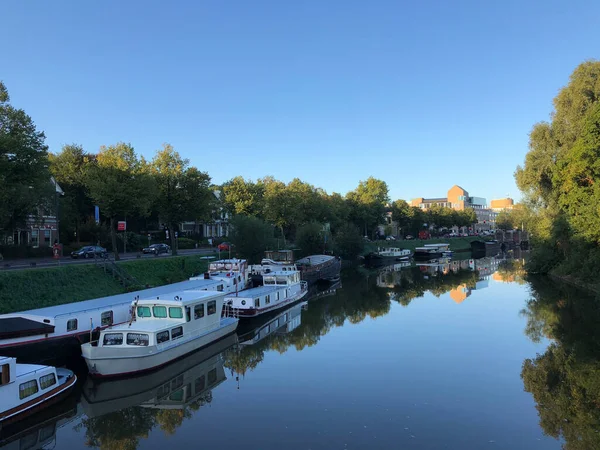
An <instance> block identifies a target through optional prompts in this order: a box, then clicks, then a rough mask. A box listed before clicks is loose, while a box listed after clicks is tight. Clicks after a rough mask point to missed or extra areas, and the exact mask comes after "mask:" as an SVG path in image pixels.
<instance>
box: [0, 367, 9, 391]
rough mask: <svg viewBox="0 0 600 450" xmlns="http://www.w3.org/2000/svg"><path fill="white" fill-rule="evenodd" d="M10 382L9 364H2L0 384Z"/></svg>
mask: <svg viewBox="0 0 600 450" xmlns="http://www.w3.org/2000/svg"><path fill="white" fill-rule="evenodd" d="M8 383H10V365H9V364H2V378H0V386H1V385H3V384H8Z"/></svg>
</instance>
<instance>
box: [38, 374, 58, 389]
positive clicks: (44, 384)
mask: <svg viewBox="0 0 600 450" xmlns="http://www.w3.org/2000/svg"><path fill="white" fill-rule="evenodd" d="M55 384H56V377H55V376H54V374H53V373H49V374H48V375H44V376H43V377H40V387H41V388H42V389H47V388H49V387H50V386H54V385H55Z"/></svg>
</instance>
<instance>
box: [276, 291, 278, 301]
mask: <svg viewBox="0 0 600 450" xmlns="http://www.w3.org/2000/svg"><path fill="white" fill-rule="evenodd" d="M276 300H279V291H277V299H276Z"/></svg>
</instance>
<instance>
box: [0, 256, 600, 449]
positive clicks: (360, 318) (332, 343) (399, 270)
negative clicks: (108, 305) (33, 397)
mask: <svg viewBox="0 0 600 450" xmlns="http://www.w3.org/2000/svg"><path fill="white" fill-rule="evenodd" d="M474 268H477V269H478V271H473V270H472V269H474ZM595 305H596V303H595V301H594V299H592V298H588V297H586V296H585V295H583V294H581V293H580V292H577V291H574V290H573V289H571V288H568V287H566V286H562V285H558V284H555V283H554V282H552V281H550V280H548V279H528V280H527V281H526V280H525V278H524V271H523V269H522V261H521V260H511V259H509V260H505V261H499V260H497V259H495V258H487V259H484V260H480V261H476V262H474V261H473V260H463V261H456V262H454V263H452V264H447V265H443V266H423V267H414V266H406V267H405V265H403V264H398V265H396V266H392V267H387V268H380V269H373V270H367V269H365V268H350V269H347V270H346V271H345V272H344V275H343V277H342V279H341V281H340V283H337V284H334V285H332V286H329V287H326V288H324V289H323V290H321V291H319V292H315V293H314V294H313V295H312V296H311V298H310V299H309V300H308V301H307V302H304V303H301V304H297V305H294V306H293V307H292V308H290V309H288V310H286V311H280V312H279V313H278V314H277V315H275V316H271V317H269V318H267V319H268V320H266V319H263V320H261V321H258V322H251V323H248V324H243V325H241V326H240V328H239V330H238V331H239V333H238V336H239V337H238V336H233V337H231V338H229V339H226V340H224V341H221V342H219V343H217V344H215V345H213V346H212V347H209V348H207V349H204V350H201V351H200V352H198V353H196V354H193V355H191V356H188V357H187V358H185V359H184V360H181V361H178V362H176V363H174V364H172V365H170V366H168V367H167V368H163V369H161V370H160V371H159V372H156V373H153V374H151V375H146V376H143V377H138V378H136V379H130V380H123V381H111V382H93V381H92V380H90V379H87V380H86V379H85V374H82V375H81V376H80V378H82V382H81V383H80V386H79V391H78V392H77V393H76V394H75V395H73V396H72V397H71V398H70V399H69V400H68V401H67V402H65V403H64V404H60V405H56V406H55V407H53V408H52V409H50V410H48V412H47V414H46V417H45V418H44V419H43V420H38V421H37V422H36V424H30V425H27V426H25V425H23V430H22V431H21V432H20V434H18V433H16V434H15V435H14V437H13V438H12V439H9V440H5V441H4V442H5V445H6V447H5V448H41V446H42V445H44V443H45V445H46V447H54V448H59V449H60V448H68V449H79V448H102V449H124V450H125V449H127V450H132V449H137V448H139V449H165V448H210V449H221V448H223V449H229V448H231V449H235V448H237V449H240V448H247V449H282V448H285V449H400V448H402V449H419V450H421V449H463V450H464V449H487V448H490V449H494V448H497V449H559V448H562V447H563V446H564V448H568V449H592V448H600V439H599V436H598V417H599V413H598V399H599V398H600V395H599V390H600V376H598V373H599V371H598V367H599V365H598V345H599V343H600V339H598V331H597V330H598V329H599V327H598V324H599V322H600V321H599V317H600V314H599V313H598V308H596V306H595ZM29 426H30V428H28V427H29ZM11 441H12V442H11ZM28 445H30V446H31V447H28ZM0 447H1V446H0ZM2 448H4V447H2Z"/></svg>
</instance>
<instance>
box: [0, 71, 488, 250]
mask: <svg viewBox="0 0 600 450" xmlns="http://www.w3.org/2000/svg"><path fill="white" fill-rule="evenodd" d="M51 177H53V178H54V179H55V180H56V181H57V182H58V184H59V185H60V187H61V188H62V190H63V191H64V195H62V196H60V197H59V198H58V199H57V198H56V194H55V192H54V188H53V186H52V184H51V183H50V182H49V180H50V179H51ZM0 182H1V183H2V186H3V189H2V191H1V192H0V239H2V237H3V236H6V235H8V234H9V233H11V232H12V231H13V230H15V229H18V228H23V227H24V226H25V224H26V221H27V218H28V216H30V215H32V214H36V213H38V214H39V215H40V216H44V215H53V214H54V212H55V209H56V206H57V204H58V211H59V219H60V240H61V242H62V243H65V244H68V243H71V242H73V243H77V244H78V243H80V242H85V243H87V242H93V243H96V241H100V240H102V241H103V243H104V242H106V244H107V246H109V247H111V248H112V250H113V251H114V252H115V257H116V258H118V252H117V249H118V247H119V244H118V240H117V222H118V221H121V220H126V221H127V229H128V230H131V231H134V232H137V233H140V232H142V231H143V232H148V231H149V230H156V229H158V228H159V225H161V228H165V229H167V230H170V233H169V239H170V241H171V248H172V249H173V250H174V252H175V253H176V251H177V240H176V236H175V235H176V232H177V231H178V228H179V224H180V223H181V222H184V221H193V222H196V223H201V222H211V221H213V220H215V219H218V218H220V216H221V211H225V212H227V213H228V214H229V215H230V217H232V223H233V225H234V229H235V230H236V231H235V232H234V234H233V236H232V237H233V238H234V239H235V240H236V244H237V247H238V248H241V247H243V248H244V250H243V252H245V253H246V255H249V254H257V252H259V250H258V247H261V246H262V247H263V248H260V252H262V251H263V250H264V247H265V246H269V245H273V244H272V243H273V240H274V239H275V238H278V239H279V240H280V242H281V245H283V246H285V245H286V244H287V243H289V241H297V240H299V241H300V243H301V244H302V245H301V246H302V247H303V248H304V249H305V250H306V251H310V252H312V253H314V252H318V251H325V250H327V249H332V248H333V245H334V244H335V247H336V250H338V251H339V252H340V253H343V254H344V255H345V256H347V257H352V256H356V254H357V253H358V252H360V251H361V250H362V245H363V238H364V237H368V238H370V239H376V238H381V237H383V236H384V235H390V234H392V229H391V226H390V220H394V221H396V222H397V224H398V226H399V232H398V233H399V234H413V235H416V234H417V233H418V231H419V230H422V229H423V228H424V227H432V226H433V227H435V228H450V227H453V226H459V227H462V226H470V225H471V224H474V223H475V222H476V221H477V220H476V216H475V213H474V211H473V210H471V209H467V210H466V211H454V210H452V209H450V208H439V207H433V208H431V209H430V210H428V211H423V210H422V209H420V208H418V207H412V206H410V205H409V204H408V203H407V202H406V201H404V200H396V201H394V202H391V200H390V197H389V189H388V185H387V183H386V182H385V181H383V180H379V179H376V178H373V177H370V178H368V179H367V180H365V181H361V182H360V183H359V184H358V186H357V187H356V189H354V190H352V191H350V192H348V193H347V194H346V195H341V194H339V193H332V194H329V193H327V192H326V191H324V190H323V189H321V188H319V187H316V186H313V185H311V184H309V183H306V182H304V181H302V180H300V179H298V178H295V179H293V180H292V181H290V182H289V183H284V182H283V181H280V180H277V179H275V178H273V177H270V176H268V177H264V178H261V179H258V180H256V181H252V180H246V179H244V178H243V177H241V176H237V177H234V178H233V179H231V180H229V181H227V182H225V183H224V184H222V185H220V186H217V185H214V184H212V183H211V177H210V176H209V174H208V173H206V172H202V171H201V170H199V169H198V168H196V167H193V166H191V165H190V163H189V160H187V159H185V158H183V157H182V156H181V155H180V154H179V153H178V152H177V151H175V149H174V148H173V147H172V146H171V145H169V144H164V145H163V147H162V148H161V149H159V150H157V151H156V152H155V155H154V157H153V158H152V159H151V160H149V161H148V160H146V159H145V158H144V157H143V156H140V155H139V154H138V153H137V152H136V151H135V149H134V148H133V146H132V145H131V144H128V143H124V142H119V143H116V144H113V145H108V146H103V147H101V148H100V149H99V150H98V151H95V152H91V151H88V150H86V149H84V148H83V147H82V146H80V145H77V144H70V145H65V146H63V148H62V149H61V150H60V151H59V152H57V153H51V152H49V150H48V147H47V146H46V144H45V135H44V133H43V132H40V131H38V130H37V129H36V127H35V125H34V123H33V121H32V119H31V118H30V117H29V116H28V115H27V114H26V113H25V112H24V111H23V110H22V109H17V108H15V107H14V106H12V105H11V103H10V98H9V96H8V91H7V90H6V87H5V86H4V84H2V82H0ZM216 191H219V193H220V194H219V195H215V192H216ZM96 206H98V207H99V210H100V214H101V217H100V219H101V223H100V224H97V223H96V221H95V217H94V215H95V214H94V213H95V207H96ZM381 231H383V233H382V232H381ZM163 233H164V232H163ZM166 235H167V233H164V234H162V235H161V236H160V238H159V239H161V240H164V238H166ZM100 236H103V237H105V239H104V238H103V239H100ZM125 236H127V235H126V234H125ZM252 240H254V242H249V241H252ZM137 245H139V242H137Z"/></svg>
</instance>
